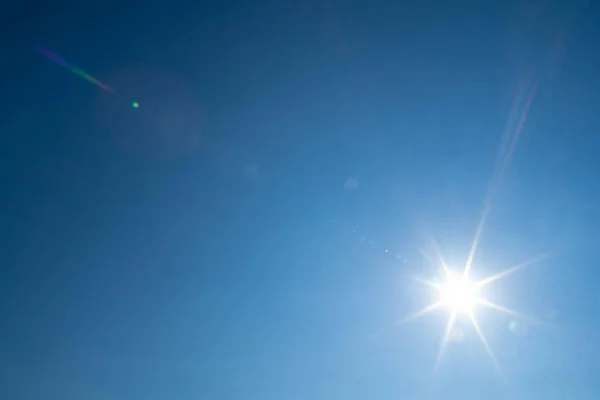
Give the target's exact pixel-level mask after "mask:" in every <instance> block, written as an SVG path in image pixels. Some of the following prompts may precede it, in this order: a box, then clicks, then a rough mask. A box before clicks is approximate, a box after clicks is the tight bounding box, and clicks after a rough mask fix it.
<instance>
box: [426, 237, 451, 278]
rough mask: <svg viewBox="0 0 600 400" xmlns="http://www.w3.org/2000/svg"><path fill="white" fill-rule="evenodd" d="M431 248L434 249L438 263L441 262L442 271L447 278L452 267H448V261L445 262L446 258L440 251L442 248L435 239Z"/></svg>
mask: <svg viewBox="0 0 600 400" xmlns="http://www.w3.org/2000/svg"><path fill="white" fill-rule="evenodd" d="M431 247H432V248H433V251H434V253H435V255H436V257H437V259H438V261H439V262H440V265H441V266H442V270H443V271H444V276H445V277H446V278H447V277H448V276H449V275H450V273H451V270H450V267H448V264H446V261H445V260H444V257H442V252H441V251H440V247H439V246H438V244H437V242H436V241H435V239H432V240H431Z"/></svg>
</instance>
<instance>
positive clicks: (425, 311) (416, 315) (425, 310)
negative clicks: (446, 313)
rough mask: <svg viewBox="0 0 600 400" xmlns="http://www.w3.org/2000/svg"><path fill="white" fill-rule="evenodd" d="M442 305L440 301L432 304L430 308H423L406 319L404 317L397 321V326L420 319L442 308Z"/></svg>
mask: <svg viewBox="0 0 600 400" xmlns="http://www.w3.org/2000/svg"><path fill="white" fill-rule="evenodd" d="M443 305H444V302H442V301H438V302H437V303H433V304H431V305H430V306H427V307H425V308H423V309H422V310H420V311H417V312H416V313H414V314H411V315H409V316H408V317H406V318H404V319H401V320H400V321H398V323H397V325H403V324H405V323H407V322H410V321H414V320H415V319H417V318H420V317H422V316H424V315H426V314H429V313H430V312H432V311H435V310H437V309H438V308H440V307H442V306H443Z"/></svg>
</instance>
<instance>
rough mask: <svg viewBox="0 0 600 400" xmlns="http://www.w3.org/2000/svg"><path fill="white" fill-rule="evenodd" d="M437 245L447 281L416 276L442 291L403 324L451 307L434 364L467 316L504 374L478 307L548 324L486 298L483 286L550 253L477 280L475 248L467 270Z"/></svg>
mask: <svg viewBox="0 0 600 400" xmlns="http://www.w3.org/2000/svg"><path fill="white" fill-rule="evenodd" d="M435 249H436V253H437V256H438V257H437V258H438V260H439V264H440V267H441V272H442V274H443V277H444V278H443V282H442V283H438V282H432V281H429V280H424V279H420V278H416V280H417V281H419V282H421V283H423V284H425V285H427V286H429V287H430V288H432V289H434V290H435V291H436V292H437V295H438V297H437V301H436V302H434V303H433V304H430V305H429V306H427V307H425V308H423V309H422V310H420V311H418V312H416V313H414V314H412V315H409V316H408V317H406V318H404V319H403V320H401V321H399V324H403V323H406V322H408V321H412V320H414V319H416V318H419V317H422V316H424V315H426V314H429V313H431V312H432V311H435V310H438V309H441V308H442V309H443V308H445V309H447V311H448V314H449V316H448V322H447V324H446V329H445V331H444V336H443V338H442V343H441V345H440V347H439V351H438V356H437V359H436V362H435V367H434V369H437V367H438V365H439V363H440V360H441V358H442V354H443V352H444V348H445V346H446V344H447V343H448V340H449V339H450V337H451V335H452V332H453V330H454V325H455V322H456V319H457V318H458V317H467V318H468V320H470V321H471V324H472V325H473V328H474V329H475V332H476V333H477V335H478V336H479V339H480V340H481V342H482V344H483V346H484V347H485V350H486V352H487V353H488V355H489V356H490V358H491V360H492V362H493V364H494V366H495V367H496V370H497V371H498V372H499V373H500V375H503V374H502V371H501V369H500V365H499V364H498V361H497V360H496V357H495V356H494V353H493V352H492V349H491V347H490V345H489V344H488V341H487V339H486V338H485V335H484V334H483V331H482V329H481V327H480V326H479V322H478V321H477V318H476V316H475V311H476V308H479V307H485V308H491V309H494V310H496V311H500V312H503V313H506V314H509V315H512V316H515V317H520V318H526V319H528V320H529V321H532V322H536V323H541V324H544V325H545V323H543V322H541V321H538V320H536V319H535V318H532V317H529V316H525V315H523V314H520V313H518V312H516V311H513V310H510V309H508V308H506V307H503V306H501V305H498V304H496V303H494V302H491V301H489V300H487V299H486V298H485V296H484V295H483V293H482V290H483V288H484V287H485V286H487V285H489V284H491V283H492V282H495V281H497V280H499V279H502V278H505V277H506V276H508V275H510V274H512V273H514V272H516V271H518V270H520V269H522V268H524V267H526V266H528V265H530V264H533V263H535V262H538V261H540V260H541V259H543V258H546V257H547V255H541V256H538V257H536V258H534V259H531V260H529V261H526V262H523V263H520V264H517V265H515V266H513V267H510V268H507V269H505V270H504V271H502V272H500V273H498V274H496V275H492V276H489V277H487V278H484V279H481V280H477V281H475V280H472V279H471V278H470V277H469V275H470V271H471V264H472V261H473V257H472V254H473V251H472V252H471V254H470V255H469V259H468V260H467V263H466V265H465V268H464V270H463V272H462V273H456V272H454V271H453V270H452V269H450V268H449V267H448V265H447V264H446V262H445V261H444V259H443V257H442V256H441V253H440V252H439V251H438V250H437V247H435Z"/></svg>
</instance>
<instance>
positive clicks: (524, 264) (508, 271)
mask: <svg viewBox="0 0 600 400" xmlns="http://www.w3.org/2000/svg"><path fill="white" fill-rule="evenodd" d="M548 257H549V255H548V254H547V253H545V254H541V255H539V256H537V257H534V258H532V259H530V260H527V261H524V262H522V263H520V264H517V265H515V266H512V267H510V268H507V269H505V270H504V271H502V272H500V273H498V274H495V275H492V276H489V277H487V278H484V279H482V280H480V281H478V282H477V283H476V285H477V287H478V288H481V287H483V286H485V285H489V284H490V283H492V282H494V281H497V280H498V279H502V278H506V277H507V276H509V275H512V274H514V273H515V272H517V271H519V270H521V269H523V268H525V267H528V266H530V265H532V264H535V263H538V262H540V261H542V260H544V259H545V258H548Z"/></svg>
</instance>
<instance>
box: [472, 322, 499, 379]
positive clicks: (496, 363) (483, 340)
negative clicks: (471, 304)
mask: <svg viewBox="0 0 600 400" xmlns="http://www.w3.org/2000/svg"><path fill="white" fill-rule="evenodd" d="M469 318H470V319H471V322H472V323H473V327H475V331H476V332H477V335H479V339H481V343H483V346H484V347H485V350H486V351H487V353H488V355H489V356H490V358H491V360H492V363H493V364H494V367H495V368H496V370H497V371H498V374H499V375H500V376H501V377H502V378H504V373H503V372H502V368H500V363H498V360H497V359H496V356H495V355H494V352H493V351H492V348H491V347H490V345H489V343H488V341H487V339H486V338H485V336H484V335H483V332H482V331H481V327H480V326H479V323H478V322H477V318H475V314H473V313H472V312H471V313H469Z"/></svg>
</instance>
